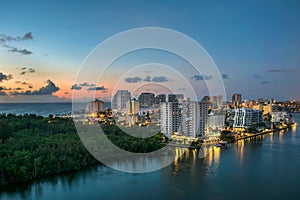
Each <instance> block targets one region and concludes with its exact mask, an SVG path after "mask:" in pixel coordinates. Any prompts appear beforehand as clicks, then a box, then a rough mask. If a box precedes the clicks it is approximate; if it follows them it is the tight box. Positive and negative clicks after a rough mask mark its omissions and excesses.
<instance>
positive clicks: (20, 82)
mask: <svg viewBox="0 0 300 200" xmlns="http://www.w3.org/2000/svg"><path fill="white" fill-rule="evenodd" d="M139 27H164V28H169V29H173V30H176V31H179V32H182V33H184V34H186V35H187V36H189V37H191V38H193V39H194V40H196V41H197V42H198V43H199V44H201V45H202V46H203V47H204V48H205V49H206V51H207V52H208V53H209V55H210V56H211V57H212V59H213V60H214V62H215V63H216V65H217V66H218V68H219V70H220V73H221V74H222V77H223V80H224V83H225V89H226V93H227V99H230V97H231V95H232V93H241V94H242V95H243V99H257V98H258V97H265V98H272V97H274V98H276V99H278V100H288V99H300V89H299V88H300V87H299V85H300V84H299V80H300V65H299V63H300V56H299V53H300V37H299V35H300V1H293V0H288V1H276V0H272V1H171V0H170V1H158V0H156V1H138V0H137V1H64V2H62V1H55V0H52V1H31V0H28V1H14V0H4V1H1V12H0V102H52V101H70V100H71V97H72V91H73V90H76V91H77V92H78V91H80V92H81V98H83V99H85V98H90V97H91V94H92V93H93V92H94V91H97V96H98V97H101V98H103V99H106V100H109V99H110V97H111V93H112V91H113V89H114V88H116V87H117V86H116V85H112V84H111V82H110V80H113V79H114V78H115V77H116V75H117V74H118V73H120V71H121V70H120V69H122V68H124V66H132V67H134V66H137V65H141V64H143V63H168V64H169V65H174V66H176V65H178V66H179V65H180V67H181V68H185V67H186V68H188V63H185V62H184V61H182V60H180V59H178V58H176V57H174V56H173V55H169V54H168V53H166V52H161V51H149V50H145V51H141V52H136V53H135V54H134V55H131V54H130V55H127V56H125V57H123V58H120V59H119V60H117V61H116V62H115V63H114V64H113V66H114V67H113V68H112V69H111V71H109V72H108V74H107V75H106V78H105V80H103V81H100V82H99V83H91V82H88V81H86V82H81V83H77V84H76V85H75V84H74V80H75V79H76V75H77V72H78V69H79V67H80V65H81V64H82V63H83V61H84V59H85V58H86V57H87V56H88V54H89V53H90V52H91V51H92V50H93V49H94V48H95V47H96V46H97V45H98V44H99V43H100V42H102V41H104V40H105V39H107V38H108V37H110V36H112V35H114V34H117V33H119V32H122V31H126V30H128V29H132V28H139ZM148 68H150V67H148ZM162 71H163V70H162ZM161 73H162V74H161ZM168 75H169V76H168ZM120 76H121V75H120ZM185 76H186V77H187V79H190V80H188V81H190V82H191V84H192V85H195V86H199V88H205V84H204V80H205V79H209V78H210V77H209V74H202V75H201V74H197V73H195V74H193V73H192V72H191V73H189V72H186V74H185ZM87 80H88V78H87ZM120 81H123V82H122V83H124V84H125V83H126V84H128V85H129V86H130V85H132V84H135V87H136V88H137V87H138V86H139V84H142V83H143V84H145V83H147V84H148V83H153V84H160V83H167V82H170V83H171V82H172V86H173V87H174V90H175V91H176V92H178V93H184V92H183V90H185V89H187V88H184V87H182V83H179V81H177V79H176V77H174V76H173V75H172V74H168V73H167V72H166V73H163V72H161V71H160V70H159V67H153V69H149V71H145V70H141V71H140V72H139V73H137V74H130V73H128V74H125V75H124V76H122V80H120ZM122 83H121V85H122ZM124 84H123V85H124ZM129 86H128V87H129ZM197 92H200V93H201V94H202V93H203V95H205V94H206V93H205V89H203V90H202V89H199V90H197Z"/></svg>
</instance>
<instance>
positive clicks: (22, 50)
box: [7, 46, 33, 55]
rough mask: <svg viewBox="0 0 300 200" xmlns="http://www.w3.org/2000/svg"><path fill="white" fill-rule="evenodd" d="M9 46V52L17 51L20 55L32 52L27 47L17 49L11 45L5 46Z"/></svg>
mask: <svg viewBox="0 0 300 200" xmlns="http://www.w3.org/2000/svg"><path fill="white" fill-rule="evenodd" d="M7 47H8V48H9V50H8V51H9V52H12V53H19V54H22V55H31V54H33V52H32V51H30V50H27V49H19V48H17V47H12V46H7Z"/></svg>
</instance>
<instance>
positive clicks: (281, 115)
mask: <svg viewBox="0 0 300 200" xmlns="http://www.w3.org/2000/svg"><path fill="white" fill-rule="evenodd" d="M271 122H274V123H279V122H284V123H291V122H293V120H292V118H291V116H290V114H288V113H287V112H285V111H277V112H273V113H272V118H271Z"/></svg>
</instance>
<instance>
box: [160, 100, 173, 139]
mask: <svg viewBox="0 0 300 200" xmlns="http://www.w3.org/2000/svg"><path fill="white" fill-rule="evenodd" d="M172 113H173V103H172V102H163V103H161V104H160V131H161V132H162V133H163V134H164V135H165V136H166V137H168V138H171V137H172V135H173V133H174V132H175V130H174V126H173V115H172Z"/></svg>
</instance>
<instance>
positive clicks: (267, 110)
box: [252, 104, 274, 115]
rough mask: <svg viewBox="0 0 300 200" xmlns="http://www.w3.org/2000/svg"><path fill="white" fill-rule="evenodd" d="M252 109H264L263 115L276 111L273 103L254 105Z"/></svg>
mask: <svg viewBox="0 0 300 200" xmlns="http://www.w3.org/2000/svg"><path fill="white" fill-rule="evenodd" d="M252 109H253V110H260V111H262V112H263V115H266V114H272V112H273V111H274V107H273V105H272V104H267V105H262V104H258V105H253V106H252Z"/></svg>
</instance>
